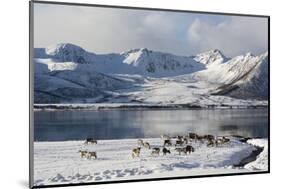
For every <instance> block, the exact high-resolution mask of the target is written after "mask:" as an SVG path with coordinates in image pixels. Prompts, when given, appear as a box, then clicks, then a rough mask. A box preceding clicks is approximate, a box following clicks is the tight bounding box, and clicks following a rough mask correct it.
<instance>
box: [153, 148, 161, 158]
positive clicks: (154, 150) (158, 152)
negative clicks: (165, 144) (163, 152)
mask: <svg viewBox="0 0 281 189" xmlns="http://www.w3.org/2000/svg"><path fill="white" fill-rule="evenodd" d="M159 154H160V148H153V149H152V152H151V155H158V156H159Z"/></svg>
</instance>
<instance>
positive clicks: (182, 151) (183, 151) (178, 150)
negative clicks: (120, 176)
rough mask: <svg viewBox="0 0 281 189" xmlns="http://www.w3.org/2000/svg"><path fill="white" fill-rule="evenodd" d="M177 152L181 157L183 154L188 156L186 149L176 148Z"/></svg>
mask: <svg viewBox="0 0 281 189" xmlns="http://www.w3.org/2000/svg"><path fill="white" fill-rule="evenodd" d="M175 150H176V151H177V152H178V153H179V155H181V153H184V154H186V152H187V151H186V148H175Z"/></svg>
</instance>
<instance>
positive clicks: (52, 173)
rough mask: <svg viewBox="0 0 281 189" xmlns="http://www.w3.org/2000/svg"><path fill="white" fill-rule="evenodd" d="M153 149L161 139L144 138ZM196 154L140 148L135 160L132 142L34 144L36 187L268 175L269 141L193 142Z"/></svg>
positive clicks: (132, 140) (158, 144) (101, 141)
mask: <svg viewBox="0 0 281 189" xmlns="http://www.w3.org/2000/svg"><path fill="white" fill-rule="evenodd" d="M144 141H148V142H149V143H150V144H151V146H152V147H162V145H163V141H162V140H161V139H159V138H153V139H144ZM191 145H192V146H194V148H195V152H194V153H191V154H187V155H183V154H182V155H179V154H178V153H177V152H176V151H175V147H169V149H170V150H171V154H168V155H166V156H163V154H162V152H161V153H160V156H155V155H151V150H149V149H145V148H142V149H141V153H140V157H139V158H134V159H133V158H132V156H131V151H132V149H133V148H135V147H137V140H136V139H123V140H99V141H98V144H96V145H85V144H84V143H83V141H65V142H35V143H34V182H35V183H34V185H36V186H38V185H53V184H65V183H67V184H69V183H83V182H99V181H114V180H132V179H145V178H159V177H162V178H163V177H176V176H194V175H211V174H227V173H241V172H253V171H267V169H268V165H267V163H268V154H267V139H251V140H249V141H248V143H243V142H240V141H239V140H238V139H236V138H231V141H230V143H228V144H224V145H221V146H218V147H207V146H206V143H204V144H202V143H200V142H197V143H194V142H193V143H192V144H191ZM255 146H258V147H263V148H264V150H263V151H262V152H261V153H260V154H259V156H258V157H257V159H256V160H255V161H253V162H251V163H248V164H246V165H245V166H244V167H237V166H234V165H239V163H240V162H241V161H242V160H243V159H245V158H246V157H248V156H250V155H251V154H252V152H253V151H255V150H256V147H255ZM79 150H87V151H96V152H97V159H92V160H89V159H86V158H81V157H80V154H79V153H78V151H79Z"/></svg>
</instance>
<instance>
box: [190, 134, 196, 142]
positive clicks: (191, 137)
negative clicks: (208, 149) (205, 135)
mask: <svg viewBox="0 0 281 189" xmlns="http://www.w3.org/2000/svg"><path fill="white" fill-rule="evenodd" d="M189 138H190V139H192V140H194V141H195V142H196V141H197V139H198V135H197V134H196V133H189Z"/></svg>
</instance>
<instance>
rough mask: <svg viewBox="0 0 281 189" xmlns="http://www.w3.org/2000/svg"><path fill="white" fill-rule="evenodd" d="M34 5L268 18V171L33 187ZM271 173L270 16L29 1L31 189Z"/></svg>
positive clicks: (38, 0)
mask: <svg viewBox="0 0 281 189" xmlns="http://www.w3.org/2000/svg"><path fill="white" fill-rule="evenodd" d="M34 4H52V5H66V6H84V7H102V8H116V9H129V10H148V11H167V12H181V13H198V14H210V15H228V16H244V17H260V18H266V19H267V21H268V61H269V64H268V170H267V171H260V172H246V173H226V174H212V175H195V176H180V177H179V176H176V177H165V178H149V179H133V180H118V181H101V182H100V181H99V182H89V183H69V184H54V185H42V186H34V185H33V181H34V180H33V176H34V175H33V174H34V173H33V168H34V166H33V163H34V161H33V153H34V150H33V142H34V136H33V134H34V133H33V132H34V127H33V120H34V119H33V66H32V65H33V63H32V61H33V49H34V38H33V37H34V36H33V35H34V25H33V24H34V23H33V19H34V14H33V13H34V9H33V5H34ZM266 173H270V16H269V15H255V14H241V13H226V12H208V11H192V10H177V9H162V8H148V7H132V6H115V5H101V4H87V3H70V2H56V1H40V0H31V1H29V187H30V188H53V187H67V186H82V185H99V184H113V183H130V182H144V181H161V180H175V179H190V178H206V177H207V178H209V177H223V176H239V175H254V174H266Z"/></svg>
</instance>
